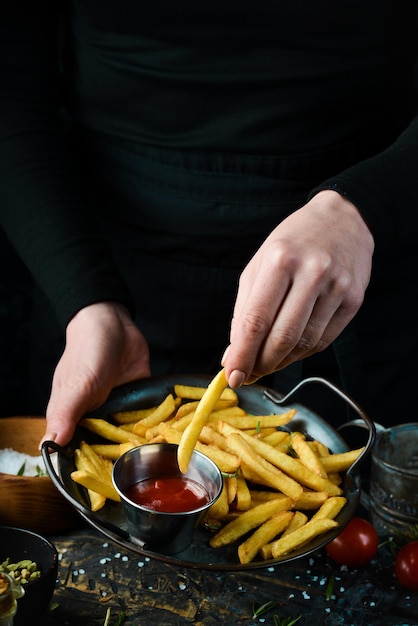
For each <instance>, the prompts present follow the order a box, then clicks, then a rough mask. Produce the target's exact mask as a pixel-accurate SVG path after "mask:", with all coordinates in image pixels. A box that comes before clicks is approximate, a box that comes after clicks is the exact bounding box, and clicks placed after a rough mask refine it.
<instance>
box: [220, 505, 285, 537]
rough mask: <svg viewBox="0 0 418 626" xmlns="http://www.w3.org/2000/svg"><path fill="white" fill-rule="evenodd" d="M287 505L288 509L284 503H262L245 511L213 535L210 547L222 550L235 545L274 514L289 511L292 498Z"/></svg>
mask: <svg viewBox="0 0 418 626" xmlns="http://www.w3.org/2000/svg"><path fill="white" fill-rule="evenodd" d="M287 505H288V506H287V509H286V504H285V503H284V502H283V501H280V500H269V501H268V502H262V503H261V504H259V505H258V506H256V507H254V508H252V509H249V510H248V511H244V513H241V514H240V515H239V516H238V517H236V518H235V519H233V520H232V521H230V522H229V523H228V524H226V525H225V526H223V527H222V528H221V529H220V530H219V531H218V532H217V533H216V534H215V535H213V536H212V537H211V538H210V540H209V543H210V545H211V546H212V548H220V547H222V546H226V545H228V544H230V543H233V542H234V541H236V540H237V539H239V538H240V537H242V536H243V535H246V534H247V533H248V532H249V531H250V530H253V529H254V528H257V526H260V525H261V524H263V523H264V522H265V521H267V520H268V519H269V518H270V517H271V516H272V515H274V513H278V512H279V511H283V510H288V509H289V507H290V506H291V505H292V500H291V498H288V502H287Z"/></svg>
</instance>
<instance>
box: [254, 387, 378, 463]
mask: <svg viewBox="0 0 418 626" xmlns="http://www.w3.org/2000/svg"><path fill="white" fill-rule="evenodd" d="M313 383H316V384H320V385H324V386H325V387H328V389H330V390H331V391H332V392H333V393H335V394H336V395H337V396H339V397H340V398H342V399H343V400H344V401H345V402H346V403H347V404H349V406H350V407H351V408H352V409H353V410H354V411H355V412H356V413H357V415H358V416H359V419H358V420H352V421H350V422H347V424H343V425H342V426H341V427H340V429H341V428H342V427H344V426H348V425H350V426H352V425H355V426H360V427H361V428H364V429H366V430H367V431H368V435H367V441H366V443H365V445H364V449H363V450H362V452H361V453H360V454H359V455H358V457H357V459H356V460H355V461H354V462H353V463H352V465H351V466H350V467H349V469H348V470H347V474H351V473H352V472H353V471H354V469H355V468H356V467H357V466H358V465H359V464H360V463H361V462H362V461H363V460H364V458H365V457H366V456H367V455H368V454H369V452H370V450H371V448H372V446H373V444H374V441H375V439H376V425H375V423H374V422H373V420H371V419H370V417H369V416H368V415H367V414H366V413H365V411H364V410H363V409H362V408H361V407H360V406H359V405H358V404H357V402H355V401H354V400H353V399H352V398H351V397H350V396H349V395H347V394H346V393H345V392H344V391H343V390H342V389H340V388H339V387H338V386H337V385H335V384H334V383H331V382H330V381H329V380H326V379H325V378H321V377H319V376H311V377H309V378H304V379H303V380H301V381H300V382H299V383H298V384H297V385H295V387H293V389H291V390H290V391H289V392H288V393H287V394H285V395H283V394H280V393H279V392H277V391H273V390H272V389H266V390H265V391H264V395H265V396H266V397H267V398H268V399H269V400H271V401H272V402H274V403H275V404H279V405H281V404H286V403H287V401H288V400H290V399H291V398H292V397H293V396H294V395H295V394H296V393H297V392H298V391H299V390H300V389H301V388H302V387H304V386H306V385H310V384H313Z"/></svg>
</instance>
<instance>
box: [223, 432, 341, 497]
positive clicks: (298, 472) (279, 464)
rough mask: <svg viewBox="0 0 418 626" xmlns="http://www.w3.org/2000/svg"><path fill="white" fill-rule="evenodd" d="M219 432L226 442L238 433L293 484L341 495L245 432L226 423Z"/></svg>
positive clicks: (299, 465)
mask: <svg viewBox="0 0 418 626" xmlns="http://www.w3.org/2000/svg"><path fill="white" fill-rule="evenodd" d="M219 430H220V432H221V433H222V434H223V435H225V436H226V437H228V441H230V440H231V436H232V434H233V433H237V432H238V433H239V434H240V436H241V437H242V438H243V439H244V440H245V441H246V442H247V443H248V444H249V445H251V448H252V449H253V450H254V451H255V452H256V453H257V454H258V455H260V456H261V457H263V459H265V460H266V461H268V462H269V463H270V464H271V465H273V466H275V467H276V468H278V469H279V470H281V471H282V472H284V473H285V474H286V475H287V476H289V477H291V478H292V479H293V480H294V482H296V481H297V483H299V484H300V485H304V486H305V487H309V488H310V489H313V490H314V491H326V492H327V493H328V494H329V495H332V496H339V495H341V493H342V490H341V489H340V487H338V485H335V484H334V483H332V482H331V481H330V480H328V479H327V478H322V476H318V475H317V474H315V473H314V472H312V471H311V470H310V469H308V468H307V467H306V466H305V465H303V464H302V463H301V462H300V460H299V459H295V458H294V457H292V456H290V455H288V454H285V453H284V452H281V451H280V450H277V448H273V446H270V445H269V444H267V443H265V442H264V441H262V440H260V439H255V438H254V437H250V436H248V435H246V433H245V431H240V430H238V429H234V428H232V427H231V426H230V425H229V424H227V423H226V422H222V423H220V424H219ZM284 493H286V492H284ZM288 495H290V494H288ZM295 499H297V498H295Z"/></svg>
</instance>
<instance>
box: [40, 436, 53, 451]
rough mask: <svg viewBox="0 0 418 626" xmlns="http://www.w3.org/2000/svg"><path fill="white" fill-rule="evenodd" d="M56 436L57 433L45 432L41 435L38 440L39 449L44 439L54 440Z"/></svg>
mask: <svg viewBox="0 0 418 626" xmlns="http://www.w3.org/2000/svg"><path fill="white" fill-rule="evenodd" d="M56 438H57V433H45V435H44V436H43V437H42V439H41V441H40V444H39V449H41V448H42V444H43V442H44V441H55V439H56Z"/></svg>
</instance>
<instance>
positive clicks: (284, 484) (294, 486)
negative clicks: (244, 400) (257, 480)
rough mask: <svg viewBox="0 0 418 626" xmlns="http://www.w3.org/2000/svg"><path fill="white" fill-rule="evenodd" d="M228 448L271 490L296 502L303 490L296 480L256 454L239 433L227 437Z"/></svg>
mask: <svg viewBox="0 0 418 626" xmlns="http://www.w3.org/2000/svg"><path fill="white" fill-rule="evenodd" d="M228 446H229V448H230V450H231V452H232V453H235V454H236V455H237V456H238V457H239V458H240V459H241V464H245V465H247V466H249V467H251V469H252V470H253V471H254V472H255V473H256V474H258V475H259V476H260V477H261V478H262V479H263V480H264V481H265V482H266V484H268V485H269V486H270V487H273V489H277V491H279V492H282V493H284V494H285V495H287V496H289V497H290V498H292V499H293V500H297V499H298V498H299V497H300V496H301V495H302V492H303V488H302V486H301V485H300V484H299V483H298V482H296V480H294V479H293V478H291V477H290V476H288V475H287V474H284V473H283V472H282V471H281V470H279V469H278V468H277V467H276V466H275V465H272V464H271V463H269V462H268V461H266V459H264V458H263V457H262V456H260V455H259V454H257V452H255V451H254V449H253V448H252V447H251V446H250V445H249V443H248V442H247V441H246V440H245V439H244V438H243V437H242V436H241V435H240V434H239V433H232V434H231V435H229V437H228Z"/></svg>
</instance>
